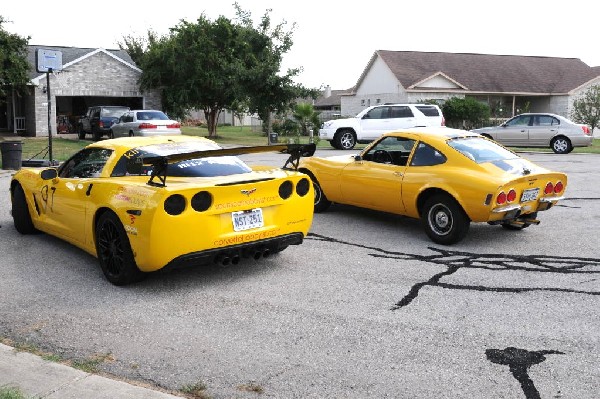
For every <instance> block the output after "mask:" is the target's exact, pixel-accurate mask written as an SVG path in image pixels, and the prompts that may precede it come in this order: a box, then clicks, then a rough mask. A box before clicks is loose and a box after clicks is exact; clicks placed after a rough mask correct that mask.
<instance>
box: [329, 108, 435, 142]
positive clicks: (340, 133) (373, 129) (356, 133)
mask: <svg viewBox="0 0 600 399" xmlns="http://www.w3.org/2000/svg"><path fill="white" fill-rule="evenodd" d="M444 124H445V121H444V116H443V115H442V110H440V107H438V106H437V105H433V104H381V105H374V106H372V107H369V108H367V109H365V110H363V111H361V112H360V113H359V114H358V115H356V116H355V117H354V118H347V119H333V120H330V121H327V122H324V123H323V126H321V129H319V138H320V139H321V140H328V141H329V143H330V144H331V146H332V147H334V148H337V149H339V150H350V149H352V148H354V146H355V145H356V143H369V142H371V141H373V140H375V139H376V138H378V137H379V136H381V135H382V134H383V133H385V132H389V131H391V130H396V129H403V128H410V127H421V126H444Z"/></svg>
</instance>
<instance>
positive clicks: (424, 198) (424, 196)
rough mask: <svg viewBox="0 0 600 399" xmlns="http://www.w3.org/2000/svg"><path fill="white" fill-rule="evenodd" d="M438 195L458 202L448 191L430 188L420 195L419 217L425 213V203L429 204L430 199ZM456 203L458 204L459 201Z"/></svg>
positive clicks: (418, 199)
mask: <svg viewBox="0 0 600 399" xmlns="http://www.w3.org/2000/svg"><path fill="white" fill-rule="evenodd" d="M438 194H444V195H447V196H448V197H450V198H452V199H454V200H455V201H456V199H455V198H454V197H453V196H452V195H450V194H449V193H448V192H447V191H445V190H442V189H441V188H428V189H426V190H425V191H423V192H422V193H421V194H419V197H418V198H417V211H418V212H419V215H420V214H421V212H423V206H424V205H425V202H427V200H428V199H429V198H431V197H433V196H434V195H438ZM456 202H457V203H458V201H456ZM459 205H460V204H459Z"/></svg>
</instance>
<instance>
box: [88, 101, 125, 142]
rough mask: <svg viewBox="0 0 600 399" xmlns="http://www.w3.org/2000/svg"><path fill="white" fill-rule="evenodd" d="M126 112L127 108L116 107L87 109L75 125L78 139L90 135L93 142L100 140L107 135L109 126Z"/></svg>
mask: <svg viewBox="0 0 600 399" xmlns="http://www.w3.org/2000/svg"><path fill="white" fill-rule="evenodd" d="M127 111H129V107H122V106H118V105H117V106H115V105H99V106H94V107H89V108H88V110H87V112H86V113H85V115H83V116H82V117H81V118H80V119H79V123H78V124H77V133H78V136H79V138H80V139H81V140H83V139H85V135H86V134H91V135H92V138H93V139H94V140H96V141H97V140H100V139H101V138H102V136H104V135H108V134H109V132H110V128H111V126H112V125H113V124H114V123H115V122H116V121H117V120H119V117H120V116H121V115H123V114H124V113H125V112H127Z"/></svg>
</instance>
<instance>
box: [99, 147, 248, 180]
mask: <svg viewBox="0 0 600 399" xmlns="http://www.w3.org/2000/svg"><path fill="white" fill-rule="evenodd" d="M194 144H195V143H168V144H159V145H151V146H145V147H138V148H134V149H132V150H129V151H128V152H126V153H125V154H123V156H122V157H121V158H120V159H119V161H118V162H117V164H116V166H115V168H114V170H113V172H112V174H111V176H114V177H117V176H146V175H148V176H149V175H150V174H152V166H151V165H143V158H147V157H155V156H165V155H171V154H181V153H187V152H192V151H206V150H211V149H213V150H216V149H220V147H211V146H207V145H206V144H204V143H198V144H199V145H194ZM251 171H252V169H251V168H250V167H249V166H248V165H246V163H244V162H243V161H242V160H241V159H239V158H238V157H235V156H217V157H203V158H194V159H186V160H184V161H179V162H175V163H170V164H169V165H168V166H167V176H173V177H214V176H229V175H235V174H241V173H249V172H251Z"/></svg>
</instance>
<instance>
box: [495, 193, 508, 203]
mask: <svg viewBox="0 0 600 399" xmlns="http://www.w3.org/2000/svg"><path fill="white" fill-rule="evenodd" d="M505 202H506V194H504V191H502V192H501V193H500V194H498V196H497V197H496V203H497V204H498V205H502V204H504V203H505Z"/></svg>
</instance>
